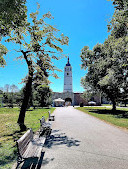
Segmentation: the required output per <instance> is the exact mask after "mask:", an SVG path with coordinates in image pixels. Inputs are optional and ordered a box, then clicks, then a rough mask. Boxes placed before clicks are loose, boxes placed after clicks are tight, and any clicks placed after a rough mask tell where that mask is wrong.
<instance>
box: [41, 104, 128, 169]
mask: <svg viewBox="0 0 128 169" xmlns="http://www.w3.org/2000/svg"><path fill="white" fill-rule="evenodd" d="M52 128H53V133H52V135H51V137H50V139H49V140H47V141H46V144H45V148H44V149H45V154H44V157H43V163H42V166H41V169H128V132H127V131H123V130H121V129H118V128H116V127H114V126H111V125H109V124H106V123H104V122H103V121H101V120H99V119H97V118H94V117H92V116H90V115H88V114H85V113H83V112H81V111H78V110H76V109H74V108H73V107H62V108H57V109H56V110H55V122H52Z"/></svg>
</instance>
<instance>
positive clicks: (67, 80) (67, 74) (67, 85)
mask: <svg viewBox="0 0 128 169" xmlns="http://www.w3.org/2000/svg"><path fill="white" fill-rule="evenodd" d="M63 92H73V90H72V66H71V64H70V62H69V57H68V62H67V64H66V66H65V67H64V90H63Z"/></svg>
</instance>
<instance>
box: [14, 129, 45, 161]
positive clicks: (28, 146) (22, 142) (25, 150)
mask: <svg viewBox="0 0 128 169" xmlns="http://www.w3.org/2000/svg"><path fill="white" fill-rule="evenodd" d="M44 142H45V138H43V137H42V138H39V136H37V137H35V138H33V131H32V129H29V130H28V131H27V132H26V133H25V134H24V135H23V136H22V137H21V138H20V139H19V140H17V142H16V145H17V149H18V159H17V160H18V163H21V162H23V161H24V160H25V159H27V158H30V157H32V158H34V157H40V155H41V152H42V149H43V144H44Z"/></svg>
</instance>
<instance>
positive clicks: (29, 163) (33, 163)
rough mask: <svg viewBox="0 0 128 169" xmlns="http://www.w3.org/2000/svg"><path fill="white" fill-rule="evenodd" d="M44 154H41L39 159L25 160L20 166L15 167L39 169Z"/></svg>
mask: <svg viewBox="0 0 128 169" xmlns="http://www.w3.org/2000/svg"><path fill="white" fill-rule="evenodd" d="M43 157H44V152H42V153H41V156H40V158H38V157H33V158H26V159H25V160H24V162H23V164H22V166H21V167H20V166H17V167H16V169H19V168H20V169H40V168H41V165H42V162H43Z"/></svg>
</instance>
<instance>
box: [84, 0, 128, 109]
mask: <svg viewBox="0 0 128 169" xmlns="http://www.w3.org/2000/svg"><path fill="white" fill-rule="evenodd" d="M113 4H114V5H115V12H114V15H113V17H112V19H111V21H110V23H109V25H108V31H110V32H111V34H110V35H109V36H108V39H106V40H105V42H104V43H103V44H97V45H95V46H94V48H93V50H89V47H87V46H85V47H84V48H83V49H82V50H81V59H82V68H84V69H88V73H87V75H86V76H85V77H84V78H83V79H82V85H83V86H84V87H85V86H86V87H87V86H89V87H90V88H91V89H92V90H98V91H101V92H103V93H105V94H106V95H107V97H108V98H109V99H110V100H111V101H112V103H113V109H115V108H116V107H115V106H116V101H118V99H119V98H120V97H121V96H122V93H123V96H125V93H126V91H127V90H128V79H127V77H128V24H127V23H128V8H126V7H128V1H125V0H124V1H123V0H122V1H118V0H115V1H113Z"/></svg>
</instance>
